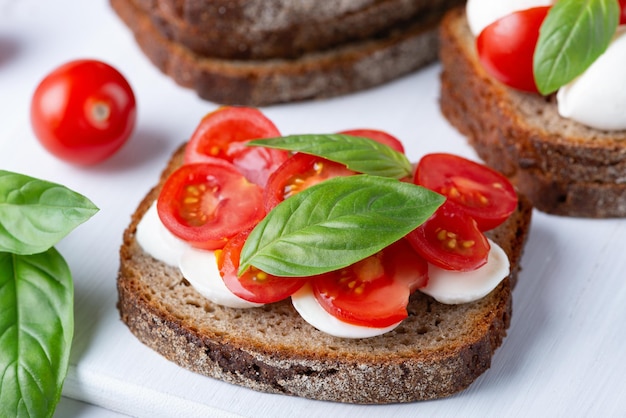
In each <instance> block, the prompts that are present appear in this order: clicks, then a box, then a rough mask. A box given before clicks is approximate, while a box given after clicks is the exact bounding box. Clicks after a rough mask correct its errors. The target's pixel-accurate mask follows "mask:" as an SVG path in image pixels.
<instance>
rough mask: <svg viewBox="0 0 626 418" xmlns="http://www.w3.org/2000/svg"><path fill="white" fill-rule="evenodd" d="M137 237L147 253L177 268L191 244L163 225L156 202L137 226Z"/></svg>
mask: <svg viewBox="0 0 626 418" xmlns="http://www.w3.org/2000/svg"><path fill="white" fill-rule="evenodd" d="M135 237H136V239H137V242H138V243H139V245H141V248H143V250H144V251H145V252H147V253H148V254H150V255H151V256H152V257H154V258H156V259H157V260H160V261H162V262H164V263H166V264H169V265H170V266H177V265H178V260H179V259H180V256H181V255H182V254H183V252H184V251H185V249H186V248H187V247H189V244H187V243H186V242H185V241H183V240H181V239H180V238H178V237H176V236H175V235H173V234H172V233H171V232H170V231H169V230H168V229H167V228H166V227H165V225H163V223H162V222H161V219H160V218H159V214H158V212H157V208H156V201H155V202H154V203H153V204H152V205H151V206H150V208H149V209H148V211H147V212H146V213H145V214H144V216H143V218H142V219H141V222H139V224H138V225H137V233H136V234H135Z"/></svg>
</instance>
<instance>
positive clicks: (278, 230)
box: [239, 174, 445, 277]
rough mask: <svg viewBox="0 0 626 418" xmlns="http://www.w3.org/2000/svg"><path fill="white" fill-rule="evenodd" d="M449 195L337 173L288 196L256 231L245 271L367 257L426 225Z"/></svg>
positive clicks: (300, 269)
mask: <svg viewBox="0 0 626 418" xmlns="http://www.w3.org/2000/svg"><path fill="white" fill-rule="evenodd" d="M444 200H445V198H444V197H443V196H441V195H439V194H437V193H435V192H433V191H430V190H428V189H426V188H423V187H420V186H416V185H414V184H410V183H405V182H400V181H397V180H393V179H388V178H384V177H377V176H369V175H364V174H363V175H355V176H349V177H335V178H332V179H329V180H326V181H324V182H321V183H319V184H317V185H315V186H313V187H310V188H308V189H305V190H303V191H302V192H300V193H298V194H296V195H294V196H292V197H290V198H289V199H286V200H284V201H283V202H281V203H280V204H279V205H278V206H276V207H275V208H274V209H273V210H272V211H271V212H270V213H269V214H268V215H267V216H266V217H265V218H264V219H263V220H262V221H261V222H260V223H259V224H258V225H257V226H256V227H255V229H254V230H253V231H252V232H251V233H250V235H249V236H248V239H247V240H246V243H245V245H244V247H243V249H242V252H241V258H240V268H239V272H240V273H241V272H243V271H245V270H246V269H247V268H248V267H249V266H250V265H253V266H255V267H257V268H259V269H261V270H263V271H265V272H267V273H269V274H272V275H275V276H288V277H301V276H308V275H314V274H320V273H325V272H328V271H333V270H337V269H339V268H342V267H346V266H348V265H350V264H353V263H355V262H357V261H359V260H362V259H364V258H366V257H368V256H370V255H372V254H375V253H376V252H378V251H380V250H381V249H383V248H385V247H386V246H388V245H390V244H392V243H393V242H395V241H397V240H399V239H400V238H402V237H404V236H405V235H406V234H408V233H409V232H410V231H412V230H413V229H415V228H416V227H418V226H419V225H421V224H422V223H423V222H424V221H425V220H426V219H428V218H429V217H430V216H431V215H432V214H433V213H434V211H435V210H436V209H437V208H438V207H439V206H440V205H441V204H442V203H443V201H444Z"/></svg>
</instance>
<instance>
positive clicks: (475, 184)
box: [413, 153, 518, 231]
mask: <svg viewBox="0 0 626 418" xmlns="http://www.w3.org/2000/svg"><path fill="white" fill-rule="evenodd" d="M413 182H414V183H415V184H418V185H421V186H424V187H426V188H428V189H430V190H433V191H435V192H437V193H440V194H442V195H444V196H446V197H447V200H448V202H451V203H454V204H457V205H460V206H461V210H463V211H465V212H466V213H467V214H468V215H470V216H471V217H472V218H474V219H475V220H476V222H477V223H478V228H479V229H480V230H481V231H487V230H490V229H493V228H495V227H496V226H498V225H500V224H501V223H502V222H504V221H505V220H506V219H507V218H508V217H509V216H510V215H511V214H512V213H513V212H514V211H515V209H516V208H517V202H518V198H517V193H516V191H515V188H514V187H513V185H512V184H511V182H510V181H509V180H508V179H507V178H506V177H505V176H504V175H502V174H500V173H499V172H497V171H495V170H493V169H492V168H489V167H487V166H485V165H482V164H479V163H477V162H474V161H471V160H468V159H466V158H463V157H460V156H458V155H453V154H445V153H434V154H428V155H425V156H424V157H423V158H422V159H421V160H420V161H419V163H418V164H417V168H416V169H415V174H414V177H413Z"/></svg>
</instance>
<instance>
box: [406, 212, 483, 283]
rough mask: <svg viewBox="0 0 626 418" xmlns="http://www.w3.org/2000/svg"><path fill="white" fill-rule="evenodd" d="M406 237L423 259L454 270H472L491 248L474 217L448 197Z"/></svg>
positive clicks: (481, 261) (480, 263)
mask: <svg viewBox="0 0 626 418" xmlns="http://www.w3.org/2000/svg"><path fill="white" fill-rule="evenodd" d="M407 239H408V241H409V242H410V243H411V245H412V246H413V248H414V249H415V251H417V252H418V253H419V254H420V255H421V256H422V257H424V258H425V259H426V261H428V262H430V263H432V264H434V265H436V266H438V267H441V268H442V269H446V270H455V271H471V270H475V269H477V268H479V267H481V266H483V265H485V264H486V263H487V256H488V255H489V249H490V248H491V246H490V245H489V241H488V240H487V237H485V235H484V234H483V233H482V232H481V231H480V230H479V229H478V225H477V224H476V221H475V220H474V219H473V218H471V217H470V216H469V215H467V214H466V213H465V212H463V211H461V210H459V206H458V205H454V204H450V202H448V201H446V202H445V203H444V204H443V205H442V206H440V207H439V209H437V211H436V212H435V213H434V214H433V216H431V217H430V218H429V219H428V220H427V221H426V222H424V223H423V224H422V225H420V226H419V227H418V228H417V229H415V230H413V231H411V232H410V233H409V234H408V235H407Z"/></svg>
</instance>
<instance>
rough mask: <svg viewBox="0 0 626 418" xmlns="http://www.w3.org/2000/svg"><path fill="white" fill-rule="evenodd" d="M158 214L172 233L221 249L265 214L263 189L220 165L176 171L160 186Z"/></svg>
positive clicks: (185, 167) (192, 165)
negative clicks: (161, 187) (230, 239)
mask: <svg viewBox="0 0 626 418" xmlns="http://www.w3.org/2000/svg"><path fill="white" fill-rule="evenodd" d="M157 211H158V213H159V217H160V218H161V221H162V222H163V224H164V225H165V227H166V228H167V229H169V230H170V232H172V234H174V235H175V236H177V237H179V238H181V239H183V240H185V241H187V242H189V243H190V244H191V245H192V246H194V247H197V248H202V249H207V250H214V249H218V248H222V247H223V246H224V244H225V243H226V241H227V240H228V239H229V238H231V237H233V236H235V235H236V234H238V233H239V232H240V231H242V230H245V229H248V228H251V227H253V226H254V225H256V224H257V223H258V222H259V221H260V220H261V219H262V218H263V216H264V215H265V211H264V210H263V190H262V189H261V188H260V187H259V186H258V185H256V184H253V183H250V182H249V181H248V180H247V179H246V178H245V177H244V176H243V174H241V173H240V172H239V171H238V170H237V169H236V168H235V167H234V166H232V165H231V166H228V165H225V164H223V163H220V164H210V163H196V164H186V165H183V166H181V167H180V168H178V169H177V170H176V171H174V172H173V173H172V174H171V175H170V176H169V177H168V179H167V180H166V181H165V183H164V185H163V189H162V190H161V193H160V195H159V198H158V200H157Z"/></svg>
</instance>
